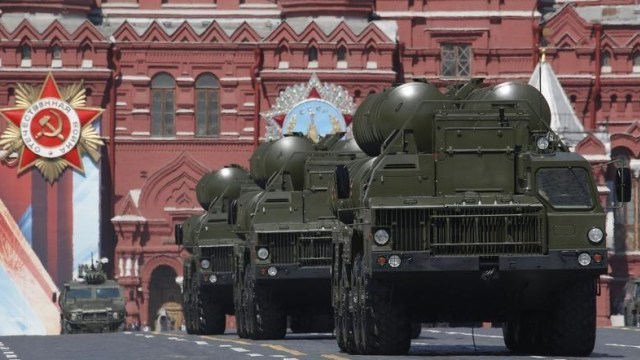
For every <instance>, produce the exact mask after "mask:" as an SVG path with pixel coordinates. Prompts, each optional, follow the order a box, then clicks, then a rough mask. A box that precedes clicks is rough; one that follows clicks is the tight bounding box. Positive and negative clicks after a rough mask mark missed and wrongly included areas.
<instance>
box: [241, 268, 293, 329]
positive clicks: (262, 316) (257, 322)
mask: <svg viewBox="0 0 640 360" xmlns="http://www.w3.org/2000/svg"><path fill="white" fill-rule="evenodd" d="M247 273H248V274H249V275H248V276H245V278H246V279H247V282H246V286H245V291H246V292H247V294H248V296H247V299H248V300H249V301H248V304H247V305H248V306H247V308H248V309H249V311H248V312H247V314H248V315H249V321H250V322H251V321H253V323H252V325H253V326H254V327H253V329H252V331H251V334H250V337H251V339H253V340H277V339H284V336H285V334H286V333H287V314H286V312H285V309H284V304H283V303H282V302H281V301H279V300H278V299H276V298H275V296H274V293H273V291H272V290H271V289H270V288H268V287H266V286H260V285H258V284H256V282H255V279H254V277H253V274H252V273H251V272H250V271H247ZM251 313H253V314H254V316H253V317H251Z"/></svg>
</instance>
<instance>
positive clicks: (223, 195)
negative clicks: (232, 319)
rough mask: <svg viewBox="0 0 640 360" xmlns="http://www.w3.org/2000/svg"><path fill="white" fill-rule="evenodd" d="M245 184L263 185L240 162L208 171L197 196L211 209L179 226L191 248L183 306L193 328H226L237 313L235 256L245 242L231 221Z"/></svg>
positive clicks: (204, 331)
mask: <svg viewBox="0 0 640 360" xmlns="http://www.w3.org/2000/svg"><path fill="white" fill-rule="evenodd" d="M244 186H247V187H248V188H252V187H253V188H257V186H255V184H254V183H253V181H252V180H251V179H250V177H249V173H248V172H247V171H246V170H244V169H243V168H241V167H240V166H238V165H229V166H225V167H224V168H222V169H220V170H218V171H215V172H210V173H207V174H205V175H204V176H203V177H202V178H201V179H200V181H198V183H197V185H196V197H197V199H198V202H199V203H200V205H201V206H202V208H203V209H204V210H205V211H204V212H203V213H202V214H197V215H193V216H191V217H190V218H188V219H187V220H186V221H185V222H184V223H183V224H180V225H178V226H177V227H176V234H175V235H176V236H175V240H176V243H177V244H178V245H181V246H183V247H184V248H185V249H187V250H188V251H189V253H190V255H189V256H188V257H186V258H185V259H184V260H183V269H184V272H183V274H184V276H183V281H182V295H183V309H184V314H185V322H186V327H187V332H188V333H189V334H207V335H211V334H222V333H224V332H225V327H226V314H229V315H233V314H234V306H233V279H232V276H233V267H234V263H233V256H234V252H235V250H234V247H236V246H238V245H239V244H240V243H241V240H240V239H238V237H237V236H236V234H235V233H234V232H232V231H231V228H230V226H229V225H228V224H227V218H228V215H227V205H228V202H229V201H231V200H234V199H236V198H237V197H238V196H239V195H240V189H241V188H243V187H244Z"/></svg>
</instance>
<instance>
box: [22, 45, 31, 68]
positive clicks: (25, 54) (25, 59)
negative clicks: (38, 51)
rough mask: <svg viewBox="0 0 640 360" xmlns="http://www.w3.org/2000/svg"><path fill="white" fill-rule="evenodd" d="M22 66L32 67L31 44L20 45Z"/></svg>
mask: <svg viewBox="0 0 640 360" xmlns="http://www.w3.org/2000/svg"><path fill="white" fill-rule="evenodd" d="M20 57H21V58H20V66H21V67H31V46H29V45H27V44H24V45H22V46H21V47H20Z"/></svg>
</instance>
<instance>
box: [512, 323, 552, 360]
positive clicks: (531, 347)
mask: <svg viewBox="0 0 640 360" xmlns="http://www.w3.org/2000/svg"><path fill="white" fill-rule="evenodd" d="M547 317H548V314H546V313H523V314H518V315H516V316H515V317H514V318H512V319H510V320H509V321H507V322H506V323H505V324H504V325H503V326H502V334H503V338H504V344H505V346H506V347H507V349H509V350H510V351H512V352H515V353H527V354H540V355H542V354H546V353H548V352H549V336H548V331H547V329H548V326H549V325H548V322H547V321H546V318H547Z"/></svg>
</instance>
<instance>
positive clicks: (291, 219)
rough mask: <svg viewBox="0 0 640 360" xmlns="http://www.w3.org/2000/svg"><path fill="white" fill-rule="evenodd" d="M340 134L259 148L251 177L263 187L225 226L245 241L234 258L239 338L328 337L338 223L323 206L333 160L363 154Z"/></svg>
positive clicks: (242, 201)
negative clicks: (334, 235) (323, 334)
mask: <svg viewBox="0 0 640 360" xmlns="http://www.w3.org/2000/svg"><path fill="white" fill-rule="evenodd" d="M343 136H344V134H343V133H340V134H336V135H333V136H328V137H326V138H324V139H323V140H321V141H320V142H319V143H318V144H314V143H312V142H311V141H310V140H309V139H307V138H306V137H302V136H299V135H293V136H286V137H284V138H282V139H279V140H277V141H272V142H267V143H264V144H262V145H260V146H259V147H258V149H256V151H255V152H254V154H253V156H252V157H251V160H250V163H251V176H252V178H253V179H254V180H255V181H256V183H257V184H258V185H260V186H262V187H263V189H262V190H260V191H249V192H244V193H243V194H241V195H240V197H239V198H238V200H237V201H236V202H235V203H234V205H233V206H232V207H231V210H230V214H231V219H230V223H232V224H235V226H236V232H237V234H238V236H239V237H241V238H242V239H243V240H244V241H245V243H244V244H245V246H246V247H245V248H244V249H242V250H243V251H242V252H241V253H239V254H237V258H236V263H237V264H238V267H237V269H238V270H239V271H238V273H237V274H236V278H235V280H236V285H235V289H236V291H235V293H234V296H235V299H236V321H237V326H238V332H239V335H240V336H241V337H247V338H252V339H281V338H283V337H284V336H285V334H286V331H287V327H289V328H290V329H291V331H292V332H294V333H306V332H331V331H332V330H333V328H334V319H333V312H332V307H331V276H330V266H331V257H332V253H333V251H332V232H333V231H334V229H335V228H336V225H337V219H336V217H335V216H334V215H333V213H332V212H331V211H330V209H329V207H328V206H327V203H328V201H329V198H328V195H329V194H328V192H327V189H328V185H329V183H330V182H331V179H332V177H333V172H334V168H335V166H336V163H343V162H345V161H349V160H351V159H355V158H356V157H358V156H361V155H363V154H362V152H361V150H360V149H359V148H358V147H357V145H356V144H355V143H354V142H353V141H351V142H349V141H346V140H340V139H341V138H342V137H343Z"/></svg>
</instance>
